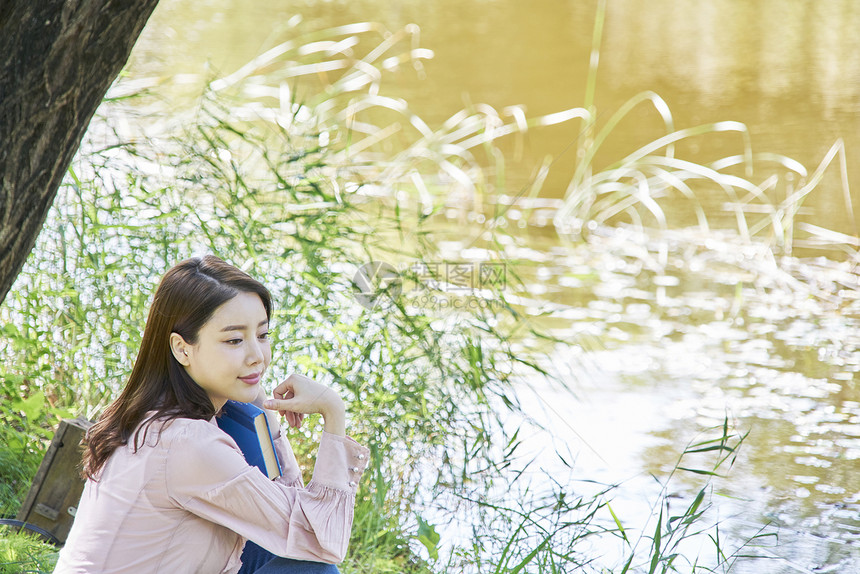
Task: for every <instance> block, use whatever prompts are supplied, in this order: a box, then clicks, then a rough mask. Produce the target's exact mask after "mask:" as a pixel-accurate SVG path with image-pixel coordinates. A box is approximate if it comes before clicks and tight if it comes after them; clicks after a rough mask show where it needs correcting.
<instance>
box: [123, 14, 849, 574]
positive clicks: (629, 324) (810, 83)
mask: <svg viewBox="0 0 860 574" xmlns="http://www.w3.org/2000/svg"><path fill="white" fill-rule="evenodd" d="M607 6H608V7H607V11H606V19H605V25H604V28H603V42H602V45H601V52H600V60H599V67H598V81H597V88H596V93H595V99H594V101H595V102H596V106H597V110H598V114H599V116H598V117H604V118H605V117H607V116H608V115H610V114H611V113H612V112H613V111H614V110H616V109H617V108H618V107H620V106H621V105H622V104H623V103H624V102H625V101H626V100H627V99H629V98H630V97H632V96H633V95H635V94H636V93H638V92H640V91H642V90H654V91H655V92H657V93H658V94H659V95H660V96H661V97H662V98H663V99H664V100H665V101H666V103H667V104H668V106H669V108H670V109H671V111H672V114H673V116H674V120H675V125H676V127H682V128H683V127H691V126H694V125H698V124H702V123H709V122H715V121H722V120H735V121H740V122H743V123H745V124H746V125H747V127H748V129H749V133H750V135H751V140H752V145H753V147H754V149H755V150H756V151H760V152H770V153H778V154H784V155H786V156H790V157H792V158H795V159H797V160H798V161H800V162H801V163H803V164H804V165H806V166H808V167H809V168H814V167H815V166H816V165H817V164H818V163H819V162H820V161H821V160H822V158H823V157H824V156H825V154H826V153H827V151H828V150H829V149H830V148H831V146H832V145H833V144H834V142H836V141H837V140H838V139H840V138H841V139H842V140H843V141H844V142H845V150H846V154H845V157H846V160H847V167H848V172H847V175H848V182H849V184H850V186H851V188H852V189H854V190H858V189H860V167H858V166H860V129H858V128H860V35H858V34H856V30H858V29H860V5H858V4H856V3H852V2H812V1H798V2H777V1H770V0H755V1H743V0H714V1H711V2H707V3H692V2H680V1H674V2H673V1H670V0H654V1H651V2H647V3H644V2H634V1H633V0H610V1H609V2H608V5H607ZM596 13H597V3H596V2H591V1H589V2H575V1H569V2H562V1H550V0H541V1H538V2H529V3H526V2H519V1H517V0H468V1H464V0H460V1H457V2H454V1H453V0H434V1H425V2H411V1H408V2H399V3H391V2H385V3H383V2H379V1H376V0H356V1H351V2H341V1H337V0H332V1H327V2H311V1H308V2H304V3H299V2H288V1H281V0H278V1H274V0H267V1H263V0H255V1H250V0H245V1H241V2H240V1H238V0H208V1H201V2H196V3H193V4H192V3H188V2H180V1H178V0H162V1H161V3H160V5H159V7H158V8H157V10H156V13H155V14H154V16H153V18H152V20H151V21H150V23H149V25H148V26H147V28H146V29H145V31H144V34H143V36H142V38H141V40H140V42H139V44H138V46H137V47H136V48H135V51H134V53H133V56H132V61H131V65H130V68H129V76H130V79H132V80H135V81H139V82H141V84H145V83H147V81H148V80H153V81H152V82H150V83H151V84H153V85H155V86H157V87H155V88H154V90H155V91H156V93H158V94H159V96H160V97H163V98H165V100H166V101H167V102H168V104H169V105H181V104H177V102H183V101H185V98H187V97H188V95H189V94H195V93H199V90H200V89H201V87H202V86H203V84H204V79H205V77H206V75H207V74H210V73H214V72H212V71H213V70H217V71H218V72H220V73H224V74H226V73H230V72H232V71H233V70H235V69H236V68H238V67H239V66H241V65H242V64H244V63H245V62H247V61H248V60H250V59H251V58H253V57H255V56H256V55H258V54H260V53H262V52H263V51H264V50H266V49H268V48H270V47H272V46H274V45H275V44H277V43H279V42H282V41H284V40H286V39H288V38H289V34H290V33H291V30H293V29H295V27H296V26H299V27H300V29H302V30H309V29H316V28H326V27H331V26H336V25H342V24H348V23H352V22H358V21H376V22H381V23H382V24H384V25H385V26H386V27H388V28H389V29H391V30H397V29H400V28H402V27H403V26H405V25H407V24H409V23H415V24H417V25H418V27H419V28H420V44H421V45H422V46H423V47H425V48H429V49H431V50H433V52H434V57H433V58H432V59H430V60H426V61H424V62H423V69H421V70H415V69H413V68H411V67H409V66H403V68H402V69H401V70H400V71H399V72H398V73H396V74H391V75H390V77H388V76H387V77H386V78H385V84H384V85H385V93H386V94H387V95H391V96H395V97H402V98H404V99H405V100H407V101H408V102H409V105H410V107H411V108H412V110H413V111H415V112H416V113H417V114H418V115H419V116H421V117H422V118H424V120H425V121H427V122H428V123H429V124H431V125H434V124H439V123H441V122H443V121H444V120H445V119H447V118H448V117H450V116H451V115H452V114H454V113H455V112H456V111H458V110H460V109H461V108H463V107H464V106H465V105H467V104H468V103H470V102H471V103H477V102H486V103H488V104H490V105H492V106H494V107H496V108H498V109H502V108H504V107H505V106H511V105H515V104H516V105H522V106H524V108H525V109H526V112H527V114H528V115H529V116H536V115H541V114H548V113H553V112H557V111H560V110H564V109H569V108H572V107H576V106H580V105H582V103H583V101H584V98H585V85H586V81H585V79H586V77H587V75H588V69H589V53H590V50H591V41H592V30H593V26H594V21H595V15H596ZM299 17H300V20H301V21H300V22H299ZM661 125H662V124H661V121H660V118H659V116H658V115H657V114H656V113H655V111H654V110H653V109H648V108H647V107H642V108H641V109H637V111H635V112H634V113H632V114H631V116H630V117H629V118H628V119H627V120H625V121H624V122H623V123H622V124H621V126H620V127H619V128H618V129H617V130H616V132H615V133H614V134H613V136H612V137H611V138H610V141H608V142H607V145H606V146H605V148H604V149H603V151H602V152H601V153H600V154H599V155H598V157H597V158H596V160H595V164H596V165H597V164H601V163H610V162H611V161H613V160H614V159H618V158H619V157H621V156H622V155H623V154H625V153H629V152H630V151H632V150H634V149H636V148H637V147H638V146H640V145H643V144H644V143H646V142H648V141H650V140H652V139H655V138H656V137H659V136H660V135H662V133H663V132H661V131H660V130H661V129H662V128H661ZM578 130H579V127H578V126H577V125H573V124H571V125H568V124H562V125H559V126H554V127H550V128H545V129H544V130H543V131H532V132H530V133H529V135H528V138H527V139H526V141H525V145H524V148H523V152H522V156H521V157H520V158H519V159H517V160H516V161H511V163H510V166H509V182H508V186H509V189H510V190H512V192H511V194H513V193H514V192H516V191H517V190H518V189H519V188H521V187H522V186H523V185H526V184H527V183H528V181H529V177H530V174H531V173H532V172H533V167H534V166H535V165H536V164H539V163H540V161H541V160H542V158H543V157H544V156H545V155H547V154H549V155H552V156H553V157H556V158H557V159H556V163H555V164H554V165H553V170H552V172H551V175H550V176H549V178H548V179H547V182H546V184H545V185H544V187H543V189H542V192H541V197H543V198H544V199H545V200H546V201H545V202H544V203H543V204H538V206H537V208H536V209H535V210H534V211H532V212H531V213H530V214H529V217H530V218H531V219H530V224H529V225H527V226H525V227H524V228H521V229H518V231H517V233H516V234H515V238H514V239H510V240H507V245H505V246H504V254H505V256H506V257H508V258H510V260H519V261H525V262H527V264H526V265H524V266H523V267H522V270H521V272H522V273H523V274H524V279H525V284H526V287H525V288H524V289H522V290H521V291H520V292H518V293H514V294H512V300H514V301H516V302H518V303H519V304H520V305H521V308H522V309H524V310H526V311H527V312H530V314H531V319H530V320H531V321H533V322H534V324H535V325H538V326H540V327H541V328H544V329H547V330H550V331H551V332H552V333H553V334H555V335H557V336H558V337H559V338H561V339H564V340H566V341H569V342H570V344H568V345H560V346H558V347H556V348H554V349H552V350H551V353H550V357H551V360H550V361H551V365H552V368H553V369H554V370H555V371H556V373H558V375H559V377H560V378H562V379H563V380H565V381H567V382H568V384H569V386H570V388H571V390H572V391H573V394H574V395H575V398H573V397H572V396H571V394H570V391H569V390H564V391H562V390H560V389H558V388H552V387H540V388H537V389H533V388H531V387H529V386H528V385H524V386H525V387H529V391H528V392H524V403H525V404H526V406H527V408H528V409H531V414H532V416H534V417H536V418H540V419H541V420H546V421H549V422H550V424H549V425H548V426H551V427H552V428H554V429H555V432H554V436H552V437H544V439H541V440H549V441H551V443H552V444H553V445H554V446H555V448H554V449H553V450H556V449H561V450H565V449H567V450H569V451H570V452H571V453H572V454H573V456H574V457H575V459H576V461H577V463H576V470H577V472H580V473H581V475H585V476H587V477H589V478H594V479H596V480H603V481H605V482H607V483H615V482H622V481H623V482H624V487H623V490H622V494H620V495H619V502H618V505H617V506H618V507H616V508H615V510H616V511H618V512H619V513H620V514H622V513H623V507H624V505H625V504H626V505H628V506H629V511H630V514H628V516H632V517H633V518H632V521H633V522H635V521H636V520H637V517H641V516H644V515H646V514H647V509H646V510H645V511H643V509H642V508H639V506H641V500H637V499H640V498H641V496H640V495H641V494H642V493H643V492H650V490H649V489H650V488H651V487H648V486H644V485H643V482H648V481H649V480H650V478H649V473H653V474H654V475H656V476H664V475H665V474H666V473H667V472H668V471H669V470H670V469H671V467H672V465H674V463H675V462H676V460H677V456H678V453H679V452H680V451H681V450H683V448H684V447H685V445H686V444H687V443H688V442H689V441H691V440H693V439H694V437H695V436H696V433H698V432H700V431H702V429H705V428H708V427H711V426H714V425H720V424H722V422H723V420H724V419H725V418H726V417H727V416H728V417H729V419H730V420H731V421H732V423H733V424H734V425H736V427H737V428H738V429H740V430H741V431H746V430H748V431H750V434H749V436H748V438H747V439H746V441H745V443H744V446H743V447H742V450H741V456H740V457H739V458H738V461H737V462H736V463H735V466H734V468H733V469H732V471H731V473H730V474H729V478H727V479H725V480H722V481H720V482H719V483H718V490H719V492H720V493H722V494H725V495H727V496H726V498H725V502H721V503H720V506H719V511H720V516H721V518H726V526H725V528H726V530H727V532H728V533H729V534H730V536H734V537H735V539H737V540H739V539H742V538H743V537H744V536H751V535H753V534H755V532H756V531H757V529H758V528H760V527H762V526H763V525H767V526H766V529H767V532H778V533H779V544H778V545H774V544H772V543H768V544H765V545H764V546H763V547H759V548H753V549H749V551H748V553H750V554H754V555H757V556H764V557H768V558H769V559H767V560H756V561H748V562H743V563H741V564H740V565H739V566H738V568H737V570H736V571H739V572H756V573H781V572H816V573H821V572H839V573H848V572H858V571H860V558H858V556H860V374H858V373H860V295H858V293H860V290H858V283H857V277H858V276H857V271H856V263H857V260H856V258H855V259H853V260H852V259H851V257H850V256H846V255H845V252H844V251H816V250H799V251H798V252H796V253H795V255H803V256H805V257H806V258H805V259H799V258H795V257H781V256H774V255H773V254H772V253H771V252H770V251H769V250H768V249H767V248H765V247H764V246H763V245H762V244H758V243H755V242H753V243H749V242H742V241H740V240H739V239H738V238H737V235H736V234H735V233H733V232H732V231H731V229H730V227H731V220H732V216H731V213H729V212H728V211H727V210H726V208H725V205H724V202H723V201H722V200H716V199H715V200H713V201H709V200H708V198H707V197H706V198H704V199H703V204H704V205H705V208H706V210H707V214H708V219H709V221H712V222H715V223H716V225H715V226H714V227H721V225H720V224H721V223H724V224H725V225H723V226H722V227H725V229H716V230H712V231H711V232H708V233H704V232H702V231H700V230H693V229H686V228H685V226H686V224H689V223H692V221H690V220H686V219H684V217H685V216H684V215H683V213H682V212H683V210H680V211H679V213H682V214H681V215H679V219H677V220H676V222H675V223H676V225H675V227H676V228H677V230H676V231H670V232H666V233H662V234H660V235H659V237H655V236H653V235H647V236H646V235H643V234H642V233H640V232H639V231H637V230H636V229H635V228H631V227H627V226H623V225H622V226H618V227H613V228H606V229H603V228H601V229H598V230H596V231H595V232H594V233H593V234H591V235H589V236H588V237H587V238H586V239H584V240H582V241H576V242H570V241H566V240H564V239H563V238H560V237H559V235H558V234H557V233H556V232H555V231H554V229H553V227H552V226H551V225H549V223H548V222H549V221H551V219H552V207H553V206H554V205H555V204H553V203H552V201H551V200H553V199H558V198H561V197H563V196H564V192H565V188H566V184H567V181H568V180H569V178H570V176H571V174H572V167H570V166H572V165H573V161H572V158H570V157H569V156H570V155H571V154H572V153H573V152H571V151H569V150H568V148H569V147H570V143H571V142H572V141H574V140H575V139H576V138H577V136H578ZM732 138H734V139H732ZM738 149H739V145H738V138H737V137H736V136H726V137H722V136H721V137H716V138H712V139H709V140H707V141H702V142H694V143H693V144H691V145H690V146H689V148H688V149H686V152H687V153H688V154H689V155H688V157H690V159H692V160H694V161H697V162H707V161H711V160H713V159H717V158H719V157H722V156H724V155H730V154H734V153H738V151H737V150H738ZM566 154H567V155H566ZM568 160H570V161H568ZM834 166H835V163H834ZM763 178H764V176H762V179H763ZM852 195H853V199H854V201H853V208H854V211H855V213H853V214H852V213H851V211H850V210H849V209H848V208H847V207H846V200H845V194H844V191H843V188H842V184H841V180H840V174H839V173H838V169H836V168H835V167H834V168H833V169H828V171H827V172H826V174H825V177H824V179H823V181H822V183H821V185H819V186H818V188H816V190H815V191H814V193H813V194H811V195H810V197H809V198H808V200H807V202H805V204H804V211H803V213H802V217H803V220H804V221H805V222H807V223H811V224H813V225H817V226H821V227H826V228H828V229H831V230H834V231H838V232H840V233H843V234H846V235H847V236H849V237H853V238H854V239H855V240H856V238H857V228H856V225H855V221H856V220H858V219H860V195H858V194H857V192H856V191H855V192H854V193H853V194H852ZM495 201H501V202H504V201H505V200H504V199H503V198H500V199H498V200H496V199H492V198H491V199H489V200H488V203H490V204H492V203H494V202H495ZM456 207H457V206H456V205H452V213H453V214H455V215H456V217H462V216H463V214H462V213H461V212H459V211H457V209H456ZM665 207H666V209H667V210H668V211H671V206H665ZM516 213H520V211H519V210H518V211H517V212H516ZM455 221H456V223H457V226H456V227H455V229H454V230H452V231H451V234H450V237H449V239H450V240H449V241H448V242H447V243H446V245H447V247H448V249H449V251H450V253H449V255H451V256H452V257H455V258H468V257H470V256H473V255H475V253H476V252H477V253H478V255H475V256H478V257H479V256H480V255H479V252H480V249H481V247H482V246H484V243H483V242H482V240H481V238H482V237H484V232H485V231H484V225H485V224H484V222H482V220H481V219H480V218H475V217H471V218H469V217H467V218H465V219H464V221H467V222H469V221H471V224H470V225H471V227H470V228H467V232H466V233H465V235H467V236H469V237H472V238H474V239H469V238H467V239H463V235H464V233H463V228H462V227H461V223H462V221H460V220H455ZM512 221H515V219H512ZM440 233H442V232H440ZM466 248H468V249H469V250H470V251H468V252H467V253H464V252H463V249H466ZM470 254H471V255H470ZM812 256H814V257H812ZM855 257H856V256H855ZM535 433H536V436H538V433H539V431H537V430H535ZM696 484H697V483H696V482H695V481H688V480H686V479H684V478H681V479H679V481H678V484H677V486H674V487H673V488H675V489H677V493H678V494H679V495H686V494H688V493H689V491H690V490H691V489H694V488H695V486H696ZM619 507H620V509H621V510H619ZM643 512H644V513H643ZM729 518H731V520H728V519H729Z"/></svg>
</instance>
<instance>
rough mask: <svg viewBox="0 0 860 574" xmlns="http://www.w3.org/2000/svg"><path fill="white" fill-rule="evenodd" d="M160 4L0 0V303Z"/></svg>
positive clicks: (107, 0) (124, 0) (137, 0)
mask: <svg viewBox="0 0 860 574" xmlns="http://www.w3.org/2000/svg"><path fill="white" fill-rule="evenodd" d="M157 3H158V0H0V302H2V301H3V299H4V298H5V297H6V294H7V293H8V292H9V288H10V287H11V286H12V283H13V282H14V281H15V278H16V277H17V275H18V273H19V272H20V271H21V267H22V266H23V265H24V261H25V260H26V259H27V256H28V255H29V254H30V251H31V250H32V249H33V246H34V245H35V243H36V237H37V236H38V234H39V231H40V230H41V228H42V225H43V224H44V222H45V218H46V217H47V215H48V209H49V208H50V207H51V204H52V203H53V201H54V196H55V195H56V194H57V189H58V188H59V186H60V184H61V183H62V180H63V176H64V175H65V173H66V170H67V169H68V166H69V164H70V163H71V161H72V158H73V157H74V155H75V153H76V152H77V150H78V146H79V145H80V143H81V138H82V137H83V135H84V132H85V131H86V129H87V126H88V125H89V123H90V119H91V118H92V116H93V114H94V113H95V111H96V108H97V107H98V106H99V104H100V103H101V101H102V98H104V95H105V93H106V92H107V90H108V88H109V87H110V85H111V83H112V82H113V80H114V78H116V76H117V74H119V72H120V71H121V70H122V67H123V66H124V65H125V62H126V61H127V60H128V55H129V53H130V52H131V48H132V46H134V43H135V41H136V40H137V37H138V36H139V35H140V31H141V30H142V29H143V26H144V24H146V21H147V20H148V19H149V16H150V14H152V11H153V9H154V8H155V5H156V4H157Z"/></svg>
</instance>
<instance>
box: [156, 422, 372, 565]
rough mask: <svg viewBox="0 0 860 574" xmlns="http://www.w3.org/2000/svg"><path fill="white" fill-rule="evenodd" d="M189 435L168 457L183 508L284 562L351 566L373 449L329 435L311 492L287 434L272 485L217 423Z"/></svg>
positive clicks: (191, 429) (172, 489)
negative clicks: (347, 560) (359, 494)
mask: <svg viewBox="0 0 860 574" xmlns="http://www.w3.org/2000/svg"><path fill="white" fill-rule="evenodd" d="M184 434H185V435H186V436H184V437H179V436H177V437H176V440H174V441H173V442H172V444H171V446H170V452H169V455H168V457H167V459H166V465H167V468H166V472H165V480H166V481H167V485H166V487H167V492H168V493H169V495H170V497H171V499H172V500H173V501H174V503H175V504H177V505H178V506H180V507H181V508H184V509H186V510H188V511H189V512H192V513H194V514H196V515H198V516H200V517H202V518H205V519H207V520H210V521H212V522H214V523H217V524H221V525H223V526H225V527H227V528H229V529H230V530H232V531H234V532H236V533H238V534H239V535H240V536H243V537H245V538H247V539H250V540H252V541H254V542H256V543H257V544H259V545H260V546H262V547H263V548H265V549H266V550H268V551H270V552H272V553H273V554H275V555H277V556H284V557H288V558H296V559H300V560H312V561H317V562H328V563H338V562H341V561H342V560H343V558H344V556H345V554H346V550H347V544H348V543H349V535H350V531H351V529H352V520H353V508H354V506H355V492H356V490H357V487H358V481H359V479H360V477H361V474H362V473H363V471H364V469H365V467H366V466H367V455H368V450H367V449H366V448H365V447H363V446H361V445H359V444H358V443H357V442H355V441H354V440H352V439H350V438H347V437H339V436H336V435H332V434H329V433H325V432H324V433H323V435H322V438H321V440H320V446H319V451H318V453H317V459H316V463H315V465H314V474H313V478H312V479H311V481H310V483H309V484H308V486H307V487H304V488H303V487H302V486H301V475H300V473H299V472H298V465H297V464H296V463H295V457H294V456H293V455H292V449H289V443H287V442H286V438H284V437H283V436H281V437H279V438H278V439H276V448H277V449H278V454H279V455H280V456H281V457H282V466H284V470H285V472H284V475H283V476H282V477H281V478H279V479H277V480H275V481H272V480H269V479H268V478H267V477H265V476H264V475H263V473H261V472H260V471H259V470H258V469H257V468H255V467H251V466H248V464H247V463H246V462H245V459H244V458H243V456H242V454H241V452H240V451H239V449H238V447H237V446H236V444H235V442H234V441H233V439H232V438H230V437H229V436H228V435H227V434H226V433H224V432H222V431H221V430H220V429H219V428H218V427H217V426H215V425H214V424H211V423H208V422H206V421H195V424H193V425H188V429H187V431H186V432H185V433H184ZM287 449H289V450H287Z"/></svg>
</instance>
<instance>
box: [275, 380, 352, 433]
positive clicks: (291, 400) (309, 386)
mask: <svg viewBox="0 0 860 574" xmlns="http://www.w3.org/2000/svg"><path fill="white" fill-rule="evenodd" d="M273 394H274V396H275V398H274V399H268V400H266V401H265V402H264V403H263V407H264V408H267V409H271V410H276V411H278V412H280V413H281V414H282V415H284V417H286V418H287V422H289V423H290V426H292V427H294V428H295V427H298V425H299V424H301V421H302V418H303V417H304V415H305V414H313V413H319V414H321V415H322V416H323V419H324V420H325V431H326V432H328V433H331V434H337V435H341V436H343V435H344V434H346V414H345V413H346V409H345V408H344V405H343V400H342V399H341V398H340V397H339V396H338V394H337V393H336V392H334V390H332V389H331V388H329V387H327V386H325V385H322V384H320V383H318V382H316V381H314V380H313V379H310V378H308V377H306V376H304V375H299V374H297V373H293V374H291V375H290V376H288V377H287V378H286V380H284V382H282V383H281V384H280V385H278V386H277V387H275V391H274V393H273ZM294 423H295V424H294Z"/></svg>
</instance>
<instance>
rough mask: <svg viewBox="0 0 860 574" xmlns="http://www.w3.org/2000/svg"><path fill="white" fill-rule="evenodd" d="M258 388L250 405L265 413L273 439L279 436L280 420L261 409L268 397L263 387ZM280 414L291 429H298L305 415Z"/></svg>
mask: <svg viewBox="0 0 860 574" xmlns="http://www.w3.org/2000/svg"><path fill="white" fill-rule="evenodd" d="M259 387H260V390H259V392H258V393H257V396H256V397H255V398H254V400H253V401H252V403H251V404H254V405H257V406H258V407H260V408H261V409H263V412H264V413H266V419H267V420H268V422H269V432H271V433H272V437H273V438H275V437H278V436H280V434H281V419H280V418H279V417H278V415H277V414H275V413H273V412H272V411H270V410H267V409H266V408H265V407H263V403H264V402H266V399H268V398H269V396H268V395H267V394H266V389H264V388H263V385H259ZM281 414H282V415H284V416H285V417H286V419H287V423H288V424H289V425H290V426H291V427H293V428H299V426H300V425H301V424H302V419H304V418H305V415H300V414H298V413H293V412H287V413H285V412H281Z"/></svg>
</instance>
